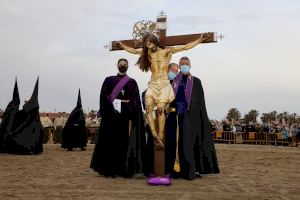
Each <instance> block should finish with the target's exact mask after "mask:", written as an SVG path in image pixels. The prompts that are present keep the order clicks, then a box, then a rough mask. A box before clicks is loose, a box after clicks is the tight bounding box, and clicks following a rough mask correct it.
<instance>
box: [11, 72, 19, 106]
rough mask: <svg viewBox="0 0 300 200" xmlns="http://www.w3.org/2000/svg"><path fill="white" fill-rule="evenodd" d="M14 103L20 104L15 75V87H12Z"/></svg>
mask: <svg viewBox="0 0 300 200" xmlns="http://www.w3.org/2000/svg"><path fill="white" fill-rule="evenodd" d="M12 100H13V101H14V102H15V103H16V104H19V105H20V96H19V89H18V82H17V77H16V79H15V87H14V93H13V99H12Z"/></svg>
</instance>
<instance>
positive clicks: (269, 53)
mask: <svg viewBox="0 0 300 200" xmlns="http://www.w3.org/2000/svg"><path fill="white" fill-rule="evenodd" d="M161 10H163V11H164V12H165V13H166V14H167V23H168V24H167V27H168V29H167V35H177V34H179V35H180V34H191V33H200V32H218V33H222V34H223V35H225V39H224V40H222V41H218V43H210V44H203V45H199V46H197V47H196V48H194V49H192V50H189V51H186V52H183V53H178V54H176V55H174V56H173V58H172V62H178V60H179V58H180V57H182V56H188V57H189V58H190V59H191V64H192V69H191V72H192V74H193V75H194V76H197V77H199V78H200V79H201V81H202V84H203V87H204V92H205V98H206V105H207V110H208V114H209V117H210V118H213V119H222V118H224V117H225V116H226V114H227V111H228V109H230V108H232V107H237V108H238V109H239V110H240V111H241V113H242V114H245V113H246V112H248V111H249V110H250V109H257V110H258V111H260V112H269V111H272V110H277V111H279V112H281V111H288V112H290V113H293V112H296V113H298V114H300V106H299V105H300V65H299V63H300V62H299V59H300V58H299V52H300V36H299V35H300V12H299V11H300V1H298V0H252V1H240V0H215V1H207V0H206V1H203V0H192V1H177V0H168V1H164V0H143V1H141V0H131V1H129V0H128V1H124V0H122V1H121V0H120V1H119V0H111V1H104V0H102V1H101V0H85V1H82V0H26V1H25V0H0V108H2V109H4V108H5V107H6V105H7V103H8V102H9V101H10V100H11V98H12V92H13V85H14V79H15V76H17V77H18V84H19V91H20V96H21V100H22V103H23V101H24V99H25V98H27V97H30V95H31V93H32V90H33V87H34V83H35V81H36V78H37V76H38V75H39V76H40V88H39V102H40V111H52V112H53V111H54V110H56V111H65V112H70V111H71V110H72V109H73V108H74V107H75V105H76V100H77V92H78V88H79V87H80V89H81V95H82V104H83V107H84V109H85V110H91V109H95V110H98V108H99V92H100V88H101V85H102V82H103V80H104V78H105V77H106V76H110V75H115V74H116V73H117V67H116V62H117V60H118V59H119V58H120V57H125V58H127V59H128V60H129V64H130V67H129V70H128V74H129V75H130V76H131V77H132V78H135V79H136V80H137V82H138V85H139V88H140V91H143V90H145V88H146V87H147V82H148V80H149V79H150V73H143V72H141V71H140V70H139V69H138V67H137V66H135V65H134V64H135V62H136V60H137V58H138V57H137V56H136V55H130V54H128V53H126V52H124V51H117V52H110V51H108V50H106V49H104V48H103V46H104V45H106V44H108V43H109V41H111V40H121V39H131V38H132V27H133V24H134V23H135V22H137V21H139V20H143V19H145V20H152V21H156V16H157V15H158V14H159V12H160V11H161Z"/></svg>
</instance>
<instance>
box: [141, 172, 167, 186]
mask: <svg viewBox="0 0 300 200" xmlns="http://www.w3.org/2000/svg"><path fill="white" fill-rule="evenodd" d="M147 183H148V184H149V185H171V178H170V175H169V174H168V175H166V176H163V177H159V176H157V177H155V176H153V175H150V177H149V178H148V179H147Z"/></svg>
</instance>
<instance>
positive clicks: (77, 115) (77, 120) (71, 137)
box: [61, 90, 87, 151]
mask: <svg viewBox="0 0 300 200" xmlns="http://www.w3.org/2000/svg"><path fill="white" fill-rule="evenodd" d="M86 144H87V129H86V126H85V118H84V114H83V110H82V104H81V96H80V90H79V92H78V99H77V105H76V107H75V108H74V110H73V111H72V112H71V114H70V116H69V118H68V121H67V123H66V125H65V127H64V128H63V131H62V145H61V147H62V148H64V149H67V150H68V151H72V150H73V148H81V150H85V149H86Z"/></svg>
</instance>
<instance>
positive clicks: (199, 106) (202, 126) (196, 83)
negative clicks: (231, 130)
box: [165, 77, 219, 180]
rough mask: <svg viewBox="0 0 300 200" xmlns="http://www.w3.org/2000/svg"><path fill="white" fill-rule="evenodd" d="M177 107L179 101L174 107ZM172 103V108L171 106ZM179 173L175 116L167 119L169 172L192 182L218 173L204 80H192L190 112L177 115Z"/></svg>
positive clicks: (172, 115) (167, 170)
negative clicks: (203, 84) (176, 164)
mask: <svg viewBox="0 0 300 200" xmlns="http://www.w3.org/2000/svg"><path fill="white" fill-rule="evenodd" d="M174 103H175V107H176V99H175V102H173V103H172V104H173V105H174ZM172 104H171V105H172ZM178 122H179V163H180V168H181V170H180V173H179V174H176V173H175V172H174V171H173V166H174V162H175V156H176V128H177V122H176V113H170V114H169V115H168V118H167V120H166V139H165V143H166V144H165V145H166V172H167V173H171V174H176V175H177V176H178V175H179V176H180V177H182V178H185V179H189V180H193V179H195V178H196V174H209V173H219V167H218V161H217V156H216V151H215V146H214V141H213V135H212V131H211V128H210V123H209V119H208V115H207V111H206V106H205V100H204V91H203V87H202V84H201V81H200V80H199V79H198V78H196V77H193V88H192V96H191V102H190V105H189V109H188V110H187V111H186V112H184V113H183V114H180V115H179V116H178Z"/></svg>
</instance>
